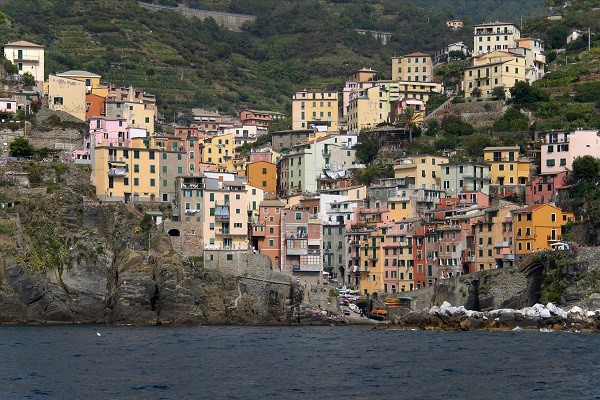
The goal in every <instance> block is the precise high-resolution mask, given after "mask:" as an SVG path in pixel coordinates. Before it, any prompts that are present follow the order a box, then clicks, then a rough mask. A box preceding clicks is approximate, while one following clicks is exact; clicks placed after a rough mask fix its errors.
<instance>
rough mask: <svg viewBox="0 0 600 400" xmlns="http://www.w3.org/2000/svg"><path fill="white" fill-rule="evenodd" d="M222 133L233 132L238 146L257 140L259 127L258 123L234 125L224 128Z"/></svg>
mask: <svg viewBox="0 0 600 400" xmlns="http://www.w3.org/2000/svg"><path fill="white" fill-rule="evenodd" d="M221 134H222V135H228V134H233V139H234V144H235V146H236V147H238V146H242V145H244V144H246V143H254V142H256V138H257V137H258V127H257V126H256V125H241V126H240V125H234V126H231V127H227V128H223V129H222V130H221Z"/></svg>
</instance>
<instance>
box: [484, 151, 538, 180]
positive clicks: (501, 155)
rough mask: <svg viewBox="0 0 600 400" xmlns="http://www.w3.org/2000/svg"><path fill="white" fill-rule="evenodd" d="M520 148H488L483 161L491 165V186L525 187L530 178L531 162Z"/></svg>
mask: <svg viewBox="0 0 600 400" xmlns="http://www.w3.org/2000/svg"><path fill="white" fill-rule="evenodd" d="M519 152H520V148H519V146H507V147H486V148H485V149H483V161H484V162H485V163H486V164H489V165H490V170H489V176H490V185H525V184H527V182H528V181H529V178H530V176H531V175H530V170H529V167H530V161H529V159H527V158H525V157H522V156H521V155H520V153H519Z"/></svg>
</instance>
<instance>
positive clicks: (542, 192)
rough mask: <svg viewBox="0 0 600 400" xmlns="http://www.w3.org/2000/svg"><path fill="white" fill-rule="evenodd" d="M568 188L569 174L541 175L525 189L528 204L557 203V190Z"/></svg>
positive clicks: (563, 172)
mask: <svg viewBox="0 0 600 400" xmlns="http://www.w3.org/2000/svg"><path fill="white" fill-rule="evenodd" d="M565 187H567V172H566V171H562V172H559V173H558V174H549V175H540V176H538V177H537V178H535V179H532V180H531V182H530V183H529V184H528V185H527V186H526V187H525V202H526V203H527V204H542V203H549V202H555V201H556V194H557V190H559V189H563V188H565Z"/></svg>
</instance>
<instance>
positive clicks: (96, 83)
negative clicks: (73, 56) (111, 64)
mask: <svg viewBox="0 0 600 400" xmlns="http://www.w3.org/2000/svg"><path fill="white" fill-rule="evenodd" d="M56 76H58V77H61V78H69V79H75V80H77V81H82V82H84V83H85V90H86V93H91V92H92V89H94V88H99V87H100V78H101V76H100V75H97V74H94V73H92V72H88V71H65V72H61V73H58V74H56ZM103 97H104V96H103Z"/></svg>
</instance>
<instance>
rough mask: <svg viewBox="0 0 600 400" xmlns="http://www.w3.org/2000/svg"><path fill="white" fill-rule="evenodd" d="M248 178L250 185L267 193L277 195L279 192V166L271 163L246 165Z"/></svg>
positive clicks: (260, 162) (258, 162)
mask: <svg viewBox="0 0 600 400" xmlns="http://www.w3.org/2000/svg"><path fill="white" fill-rule="evenodd" d="M246 178H247V179H248V183H249V184H250V185H252V186H255V187H258V188H261V189H262V190H263V191H264V192H266V193H270V194H275V192H276V191H277V165H275V164H273V163H271V162H266V161H256V162H251V163H248V164H246Z"/></svg>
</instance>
